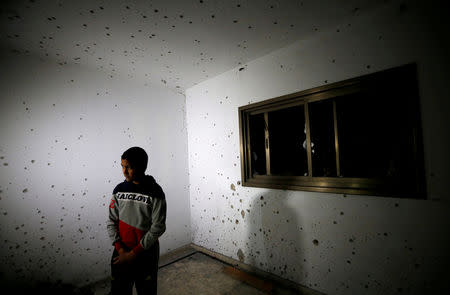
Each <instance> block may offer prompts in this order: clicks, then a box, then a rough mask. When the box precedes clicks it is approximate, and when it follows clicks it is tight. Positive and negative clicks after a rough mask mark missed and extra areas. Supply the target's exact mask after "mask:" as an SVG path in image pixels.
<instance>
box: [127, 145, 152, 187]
mask: <svg viewBox="0 0 450 295" xmlns="http://www.w3.org/2000/svg"><path fill="white" fill-rule="evenodd" d="M121 159H122V161H121V164H122V172H123V175H124V176H125V178H126V180H127V181H133V182H134V181H136V180H138V178H140V177H142V176H143V175H145V170H146V169H147V163H148V155H147V153H146V152H145V150H144V149H143V148H140V147H137V146H135V147H132V148H129V149H127V150H126V151H125V152H124V153H123V154H122V157H121Z"/></svg>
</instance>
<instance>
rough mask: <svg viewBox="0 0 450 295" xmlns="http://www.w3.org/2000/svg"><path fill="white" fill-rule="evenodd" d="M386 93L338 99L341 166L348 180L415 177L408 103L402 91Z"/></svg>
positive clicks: (356, 95) (364, 93) (371, 93)
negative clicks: (349, 178)
mask: <svg viewBox="0 0 450 295" xmlns="http://www.w3.org/2000/svg"><path fill="white" fill-rule="evenodd" d="M397 86H398V85H397ZM392 87H394V86H392ZM386 89H395V88H386ZM386 89H385V91H383V93H377V92H376V91H372V92H370V93H369V92H361V93H359V94H354V95H349V96H344V97H339V98H337V99H336V112H337V121H338V135H339V153H340V163H341V165H340V166H341V174H342V175H343V176H344V177H375V178H386V177H396V178H399V177H401V178H407V177H411V176H414V173H415V167H414V154H413V138H412V132H411V128H410V127H409V126H411V123H410V122H409V121H410V119H409V118H408V111H407V109H408V105H407V100H408V99H406V100H405V99H402V95H401V92H400V91H398V90H396V91H395V92H394V91H391V92H387V91H386ZM400 90H401V89H400Z"/></svg>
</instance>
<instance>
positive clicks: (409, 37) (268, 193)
mask: <svg viewBox="0 0 450 295" xmlns="http://www.w3.org/2000/svg"><path fill="white" fill-rule="evenodd" d="M447 29H448V27H443V21H442V17H440V16H439V13H438V9H436V8H433V7H427V6H426V5H425V4H419V3H418V1H407V2H406V3H405V2H401V1H387V2H385V3H384V4H383V5H382V6H381V7H379V8H378V9H377V10H374V11H371V12H366V11H356V12H355V16H354V17H353V18H351V19H349V20H348V21H347V22H343V23H342V24H341V25H340V26H337V27H335V28H334V29H332V30H327V31H321V30H320V28H317V33H316V34H315V35H314V36H312V38H310V39H308V40H300V41H298V42H297V43H295V44H292V45H290V46H288V47H285V48H282V49H280V50H277V51H274V52H272V53H271V54H269V55H266V56H264V57H261V58H258V59H256V60H253V61H251V62H249V63H247V64H245V65H242V66H241V67H238V68H236V69H234V70H231V71H228V72H226V73H224V74H222V75H220V76H217V77H215V78H212V79H210V80H208V81H205V82H202V83H200V84H198V85H196V86H194V87H191V88H189V89H188V90H187V92H186V100H187V122H188V146H189V170H190V199H191V220H192V240H193V243H195V244H198V245H200V246H203V247H206V248H208V249H211V250H213V251H216V252H219V253H221V254H223V255H226V256H229V257H232V258H234V259H239V260H240V261H242V262H244V263H247V264H250V265H253V266H255V267H257V268H259V269H262V270H264V271H267V272H270V273H274V274H276V275H279V276H281V277H283V278H286V279H288V280H292V281H294V282H297V283H300V284H302V285H305V286H308V287H310V288H313V289H315V290H318V291H321V292H323V293H326V294H397V293H406V294H425V293H427V292H426V291H428V290H430V289H433V288H439V284H441V283H443V282H444V278H447V279H448V278H449V273H448V267H447V265H448V258H449V254H448V247H449V245H450V242H449V228H450V224H449V219H448V213H449V201H450V196H449V193H450V192H449V190H450V189H449V184H448V179H449V178H450V173H449V172H450V170H449V166H448V163H449V155H448V150H449V148H450V146H449V132H448V126H449V119H448V118H449V117H450V113H449V109H450V108H449V98H450V97H449V96H450V90H449V86H448V78H449V77H450V76H449V59H448V56H447V53H448V48H447V47H446V46H447V45H446V44H445V43H443V41H444V40H443V38H442V36H445V34H443V33H444V32H445V30H447ZM446 48H447V49H446ZM412 62H415V63H417V65H418V80H419V81H418V83H419V88H420V98H421V100H420V102H421V116H422V126H423V138H424V149H425V166H426V179H427V193H428V199H427V200H414V199H407V198H405V199H399V198H389V197H375V196H353V195H342V194H331V193H313V192H301V191H288V190H273V189H258V188H251V187H243V186H242V185H241V184H240V180H241V167H240V166H241V164H240V142H239V120H238V107H239V106H242V105H246V104H249V103H253V102H257V101H263V100H265V99H269V98H273V97H278V96H281V95H285V94H289V93H294V92H297V91H301V90H305V89H310V88H313V87H316V86H321V85H326V84H327V83H333V82H337V81H341V80H345V79H348V78H353V77H357V76H361V75H364V74H368V73H372V72H377V71H380V70H384V69H388V68H392V67H396V66H400V65H403V64H407V63H412ZM444 126H447V127H444ZM379 140H380V145H383V139H382V138H380V139H379Z"/></svg>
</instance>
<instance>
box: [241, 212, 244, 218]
mask: <svg viewBox="0 0 450 295" xmlns="http://www.w3.org/2000/svg"><path fill="white" fill-rule="evenodd" d="M241 215H242V218H245V211H244V210H242V211H241Z"/></svg>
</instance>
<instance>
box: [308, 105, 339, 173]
mask: <svg viewBox="0 0 450 295" xmlns="http://www.w3.org/2000/svg"><path fill="white" fill-rule="evenodd" d="M308 111H309V124H310V128H311V129H310V130H311V133H310V134H311V156H312V172H313V176H319V177H324V176H325V177H326V176H330V177H336V176H337V172H336V171H337V169H336V149H335V143H334V117H333V101H332V100H331V99H328V100H321V101H317V102H313V103H310V104H308Z"/></svg>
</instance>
